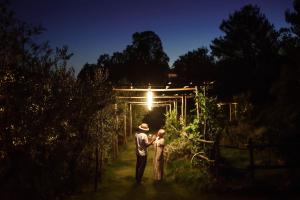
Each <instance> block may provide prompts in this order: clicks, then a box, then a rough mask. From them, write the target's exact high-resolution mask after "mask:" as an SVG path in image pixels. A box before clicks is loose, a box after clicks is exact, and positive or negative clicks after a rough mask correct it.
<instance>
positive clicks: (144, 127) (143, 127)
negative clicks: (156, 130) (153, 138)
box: [139, 123, 149, 131]
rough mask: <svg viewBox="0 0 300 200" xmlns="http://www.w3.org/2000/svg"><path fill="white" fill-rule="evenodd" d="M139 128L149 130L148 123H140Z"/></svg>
mask: <svg viewBox="0 0 300 200" xmlns="http://www.w3.org/2000/svg"><path fill="white" fill-rule="evenodd" d="M139 129H140V130H142V131H149V127H148V124H146V123H142V124H141V125H139Z"/></svg>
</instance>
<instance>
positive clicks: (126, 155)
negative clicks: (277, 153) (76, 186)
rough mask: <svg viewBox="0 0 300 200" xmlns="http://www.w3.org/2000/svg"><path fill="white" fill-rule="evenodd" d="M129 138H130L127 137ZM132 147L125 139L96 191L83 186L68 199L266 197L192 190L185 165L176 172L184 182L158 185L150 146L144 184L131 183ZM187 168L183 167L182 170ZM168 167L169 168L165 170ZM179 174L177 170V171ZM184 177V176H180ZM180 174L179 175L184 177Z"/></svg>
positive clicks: (167, 178) (172, 181)
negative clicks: (82, 189) (117, 157)
mask: <svg viewBox="0 0 300 200" xmlns="http://www.w3.org/2000/svg"><path fill="white" fill-rule="evenodd" d="M131 140H132V139H131ZM134 148H135V146H134V142H133V141H129V143H128V145H127V147H126V149H125V150H124V151H122V152H121V154H120V155H119V159H118V160H117V161H115V162H113V164H111V165H110V166H109V167H108V169H107V170H106V172H105V175H104V177H103V181H102V184H100V187H99V189H98V191H97V192H94V191H93V190H92V187H87V188H88V189H85V190H84V191H82V192H81V193H78V194H76V195H73V196H71V197H70V198H69V199H68V200H114V199H115V200H117V199H121V200H126V199H130V200H134V199H139V200H147V199H162V200H168V199H170V200H182V199H187V200H191V199H200V200H208V199H209V200H218V199H223V200H224V199H225V200H229V199H230V200H235V199H242V200H246V199H247V200H248V199H267V198H263V197H257V196H256V197H253V196H252V197H251V195H250V197H249V195H247V196H245V195H241V194H239V195H237V194H232V193H231V194H221V195H220V194H212V193H210V194H207V193H204V192H200V191H197V190H195V189H192V184H191V183H189V182H188V180H189V179H191V178H193V172H192V171H190V170H188V167H187V165H186V164H182V163H181V164H180V163H178V164H179V165H182V169H183V170H180V173H184V172H185V171H186V177H187V179H186V180H187V181H183V183H180V184H179V183H176V182H175V181H174V178H172V177H171V176H167V177H166V180H165V181H164V182H162V183H160V184H155V183H154V182H153V179H152V157H153V148H152V147H150V148H149V155H148V163H147V167H146V170H145V174H144V177H143V180H144V184H142V185H138V186H137V185H136V184H135V179H134V175H135V159H136V158H135V149H134ZM174 164H176V163H174ZM186 169H187V170H186ZM168 170H169V171H168ZM171 170H172V169H166V174H170V173H168V172H171ZM178 173H179V172H178ZM184 176H185V175H184ZM184 176H181V177H184Z"/></svg>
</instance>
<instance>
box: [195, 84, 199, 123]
mask: <svg viewBox="0 0 300 200" xmlns="http://www.w3.org/2000/svg"><path fill="white" fill-rule="evenodd" d="M195 90H196V94H198V87H197V86H195ZM196 111H197V118H198V119H199V117H200V112H199V102H198V99H197V100H196Z"/></svg>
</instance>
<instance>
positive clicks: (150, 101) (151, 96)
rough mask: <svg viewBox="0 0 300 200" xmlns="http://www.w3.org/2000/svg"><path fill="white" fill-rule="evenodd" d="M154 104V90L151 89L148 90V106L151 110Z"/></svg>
mask: <svg viewBox="0 0 300 200" xmlns="http://www.w3.org/2000/svg"><path fill="white" fill-rule="evenodd" d="M152 104H153V92H151V90H149V91H148V92H147V107H148V109H149V110H152Z"/></svg>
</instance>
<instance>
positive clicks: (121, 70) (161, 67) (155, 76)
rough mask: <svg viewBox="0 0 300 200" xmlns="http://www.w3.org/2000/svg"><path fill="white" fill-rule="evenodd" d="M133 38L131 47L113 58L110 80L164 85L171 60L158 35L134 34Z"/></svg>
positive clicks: (149, 32)
mask: <svg viewBox="0 0 300 200" xmlns="http://www.w3.org/2000/svg"><path fill="white" fill-rule="evenodd" d="M132 38H133V41H132V44H131V45H128V46H127V48H126V49H125V50H124V51H123V52H122V53H114V54H113V56H112V57H111V60H110V64H109V72H110V78H111V79H112V80H113V81H119V80H122V79H123V80H124V79H125V80H127V81H129V82H130V83H133V84H148V83H151V84H153V83H154V84H157V83H164V82H165V78H166V73H167V71H168V69H169V66H168V61H169V58H168V56H167V55H166V53H165V52H164V51H163V46H162V42H161V40H160V38H159V37H158V35H156V34H155V33H154V32H152V31H145V32H140V33H139V32H137V33H134V34H133V36H132ZM106 64H107V63H106Z"/></svg>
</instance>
